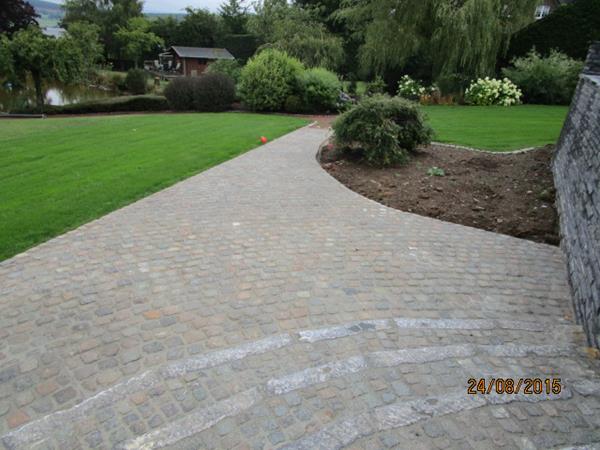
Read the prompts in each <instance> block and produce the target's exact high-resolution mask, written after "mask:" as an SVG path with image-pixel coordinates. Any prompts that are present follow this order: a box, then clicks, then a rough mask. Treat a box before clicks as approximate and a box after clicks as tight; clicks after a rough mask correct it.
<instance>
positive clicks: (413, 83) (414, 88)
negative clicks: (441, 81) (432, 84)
mask: <svg viewBox="0 0 600 450" xmlns="http://www.w3.org/2000/svg"><path fill="white" fill-rule="evenodd" d="M397 93H398V95H399V96H400V97H404V98H407V99H409V100H419V99H420V98H421V97H422V96H423V95H428V94H430V93H431V89H426V88H425V86H423V85H422V84H421V82H420V81H417V80H414V79H412V78H411V77H410V76H408V75H404V76H403V77H402V78H400V81H399V82H398V92H397Z"/></svg>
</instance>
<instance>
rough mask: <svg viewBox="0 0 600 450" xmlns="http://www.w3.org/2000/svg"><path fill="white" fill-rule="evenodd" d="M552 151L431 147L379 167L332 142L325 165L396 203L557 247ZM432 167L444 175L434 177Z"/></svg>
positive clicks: (362, 190) (357, 187) (351, 184)
mask: <svg viewBox="0 0 600 450" xmlns="http://www.w3.org/2000/svg"><path fill="white" fill-rule="evenodd" d="M553 151H554V147H553V146H546V147H543V148H538V149H535V150H531V151H528V152H524V153H513V154H500V153H486V152H477V151H472V150H467V149H457V148H449V147H445V146H436V145H431V146H429V147H426V148H422V149H420V150H419V151H418V152H417V153H416V154H415V155H413V156H412V158H411V159H410V161H409V162H408V163H407V164H405V165H398V166H395V167H389V168H373V167H369V166H366V165H363V164H361V163H360V162H359V161H357V160H354V159H352V158H351V157H349V156H347V155H343V154H341V153H340V152H339V151H336V150H335V149H334V148H332V147H331V146H326V147H324V148H323V149H322V153H321V165H322V166H323V168H324V169H325V170H327V171H328V172H329V173H330V174H331V175H332V176H333V177H334V178H336V179H337V180H339V181H340V182H341V183H343V184H344V185H346V186H347V187H348V188H350V189H352V190H353V191H355V192H358V193H359V194H362V195H364V196H365V197H368V198H370V199H372V200H375V201H378V202H380V203H383V204H384V205H387V206H390V207H392V208H396V209H400V210H402V211H408V212H412V213H415V214H420V215H423V216H428V217H434V218H436V219H440V220H445V221H448V222H454V223H458V224H462V225H468V226H471V227H476V228H482V229H484V230H488V231H494V232H497V233H503V234H508V235H511V236H515V237H519V238H524V239H529V240H532V241H536V242H543V243H547V244H552V245H557V244H558V243H559V236H558V224H557V215H556V210H555V207H554V195H555V191H554V182H553V178H552V172H551V170H550V160H551V158H552V153H553ZM432 167H437V168H440V169H443V171H444V176H432V175H428V171H429V169H430V168H432Z"/></svg>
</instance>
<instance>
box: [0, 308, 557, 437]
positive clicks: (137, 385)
mask: <svg viewBox="0 0 600 450" xmlns="http://www.w3.org/2000/svg"><path fill="white" fill-rule="evenodd" d="M394 325H395V326H397V327H398V328H403V329H424V328H431V329H444V330H451V329H455V330H467V329H474V330H493V329H495V328H503V329H512V330H521V331H534V332H540V331H544V330H546V329H549V324H546V325H544V324H543V323H538V322H524V321H509V320H496V319H412V318H395V319H381V320H366V321H360V322H352V323H349V324H345V325H339V326H334V327H329V328H322V329H316V330H304V331H299V332H297V334H296V336H297V337H298V340H299V341H300V342H309V343H314V342H318V341H322V340H330V339H337V338H341V337H347V336H351V335H354V334H357V333H361V332H367V331H379V330H385V329H391V328H393V327H394ZM557 325H559V324H553V327H556V326H557ZM562 325H566V324H562ZM294 342H296V341H295V340H294V338H293V337H292V335H291V334H281V335H275V336H270V337H267V338H265V339H261V340H258V341H253V342H249V343H246V344H242V345H240V346H237V347H232V348H228V349H223V350H217V351H214V352H210V353H207V354H204V355H200V356H197V357H193V358H187V359H183V360H180V361H176V362H174V363H170V364H168V365H167V366H166V367H163V368H157V369H152V370H148V371H146V372H143V373H141V374H140V375H137V376H135V377H132V378H130V379H128V380H125V381H122V382H120V383H117V384H115V385H114V386H112V387H110V388H108V389H106V390H103V391H100V392H98V393H97V394H95V395H94V396H92V397H89V398H87V399H85V400H83V401H82V402H81V403H79V404H77V405H75V406H73V407H71V408H70V409H66V410H62V411H56V412H54V413H51V414H48V415H46V416H44V417H41V418H40V419H37V420H34V421H32V422H29V423H27V424H25V425H23V426H22V427H20V428H18V429H16V430H14V431H11V432H9V433H7V434H5V435H3V436H2V437H1V438H2V441H3V442H4V443H5V445H6V446H7V447H8V448H17V447H19V446H23V445H27V444H31V443H34V442H38V441H40V440H43V439H45V438H47V437H48V435H49V434H50V433H51V431H52V430H54V429H56V428H64V427H65V426H72V425H73V424H75V423H78V422H80V421H82V420H85V418H86V414H88V413H89V412H90V411H92V410H95V409H98V408H102V407H106V406H109V405H112V404H115V403H117V402H118V401H120V400H122V399H123V398H124V397H126V396H129V395H132V394H134V393H136V392H140V391H143V390H147V389H151V388H152V387H154V386H155V385H157V384H158V383H160V382H161V381H163V380H165V379H170V378H174V377H179V376H183V375H185V374H187V373H190V372H196V371H199V370H203V369H207V368H210V367H215V366H217V365H221V364H225V363H228V362H233V361H237V360H241V359H243V358H246V357H248V356H251V355H257V354H262V353H266V352H269V351H272V350H277V349H280V348H284V347H287V346H289V345H291V344H292V343H294ZM450 347H452V348H453V350H452V351H451V352H455V355H454V356H460V355H462V354H465V355H467V356H468V355H470V354H472V353H473V351H474V350H473V348H471V347H473V346H471V345H470V344H465V345H463V346H450ZM458 347H464V348H462V349H459V348H458ZM468 347H469V348H468ZM481 347H487V346H481ZM489 347H504V348H515V349H516V348H521V350H518V349H517V350H514V351H513V353H511V354H508V353H506V354H505V355H504V356H519V355H521V354H523V352H528V351H537V350H531V349H538V350H539V349H540V348H542V347H544V346H489ZM525 347H526V348H528V349H530V350H523V348H525ZM547 347H549V348H550V347H551V348H554V349H558V350H560V351H561V352H562V351H563V350H562V349H560V348H559V347H556V346H547ZM425 349H427V350H424V349H423V348H421V349H418V348H417V349H403V350H397V351H391V352H378V353H377V354H373V355H370V356H369V357H368V358H370V359H368V361H367V357H363V356H358V357H353V358H354V359H351V360H346V361H342V362H336V363H331V364H333V365H336V364H337V366H333V367H337V369H336V371H332V372H331V373H329V375H328V376H329V377H331V376H334V375H335V374H336V373H339V374H340V375H339V376H342V374H345V373H353V372H352V371H353V370H354V371H358V370H361V369H360V367H362V366H365V367H367V366H368V365H369V364H371V365H374V367H377V366H378V364H383V360H384V358H387V359H388V364H391V362H390V361H393V360H394V358H396V359H398V360H399V361H405V362H409V360H410V358H413V359H414V362H418V361H420V360H421V361H423V362H424V361H427V360H428V359H427V358H433V359H431V360H439V358H442V359H443V358H446V357H453V354H449V355H448V356H442V355H443V354H445V353H444V352H448V351H450V350H448V348H446V350H444V347H437V348H436V347H429V348H427V347H426V348H425ZM436 349H437V350H436ZM423 352H425V353H424V354H425V355H429V356H416V355H417V354H421V355H423ZM515 352H516V353H515ZM402 355H404V356H402ZM498 356H500V355H498ZM436 358H438V359H436ZM319 370H320V368H318V367H317V368H309V369H305V371H309V372H306V374H305V375H306V376H307V377H313V378H314V377H316V378H314V379H317V380H318V379H319V377H320V376H321V375H319V372H318V371H319ZM324 370H325V369H324ZM301 372H302V371H301ZM299 373H300V372H298V373H295V374H291V375H288V376H287V377H292V376H296V377H298V376H301V375H299ZM287 379H288V378H286V377H284V378H282V379H280V380H279V381H276V380H270V381H269V382H270V383H271V384H272V387H268V386H267V390H269V389H270V390H272V392H276V391H277V389H286V388H284V387H276V386H283V385H284V384H285V382H287V381H286V380H287ZM290 380H292V379H290ZM304 382H306V381H304ZM290 383H294V382H293V381H290ZM295 383H300V384H302V382H299V381H295ZM290 390H293V389H290Z"/></svg>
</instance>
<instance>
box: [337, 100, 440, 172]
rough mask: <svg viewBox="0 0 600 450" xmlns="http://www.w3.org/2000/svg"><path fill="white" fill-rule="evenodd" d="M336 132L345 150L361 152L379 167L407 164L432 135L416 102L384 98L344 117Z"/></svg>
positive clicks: (365, 102)
mask: <svg viewBox="0 0 600 450" xmlns="http://www.w3.org/2000/svg"><path fill="white" fill-rule="evenodd" d="M333 130H334V132H335V141H336V143H337V145H338V146H340V147H341V148H342V149H343V150H344V151H348V152H353V153H358V154H359V155H360V157H361V158H362V159H363V160H365V161H366V162H367V163H368V164H371V165H377V166H386V165H390V164H394V163H399V162H404V161H405V160H406V159H407V158H408V154H409V153H410V152H413V151H414V150H415V149H416V148H417V146H419V145H422V144H427V143H429V142H430V140H431V135H432V131H431V128H430V127H429V126H428V125H427V124H426V122H425V119H424V116H423V114H422V113H421V110H420V109H419V106H418V105H417V104H416V103H413V102H411V101H409V100H406V99H403V98H400V97H393V98H390V97H388V96H383V95H377V96H373V97H367V98H365V99H364V100H363V101H361V102H360V103H359V104H358V105H356V106H354V107H353V108H352V109H350V110H349V111H347V112H345V113H344V114H342V115H341V116H340V117H339V118H338V119H337V120H336V121H335V122H334V124H333Z"/></svg>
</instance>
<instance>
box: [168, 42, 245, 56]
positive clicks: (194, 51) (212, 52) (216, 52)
mask: <svg viewBox="0 0 600 450" xmlns="http://www.w3.org/2000/svg"><path fill="white" fill-rule="evenodd" d="M171 50H173V51H174V52H175V53H177V56H179V57H180V58H202V59H235V58H234V57H233V55H232V54H231V53H229V51H227V49H225V48H206V47H181V46H179V45H174V46H172V47H171V48H169V51H171Z"/></svg>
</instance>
